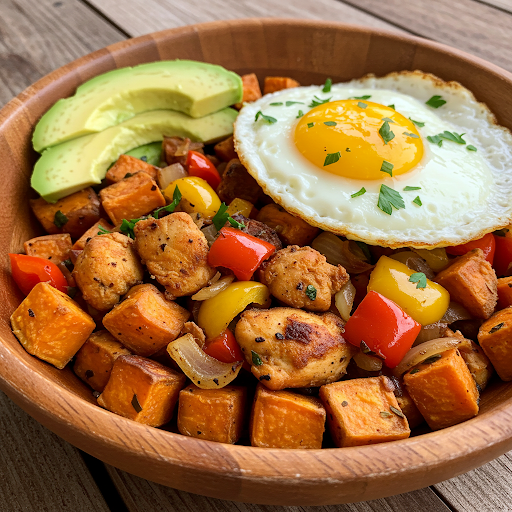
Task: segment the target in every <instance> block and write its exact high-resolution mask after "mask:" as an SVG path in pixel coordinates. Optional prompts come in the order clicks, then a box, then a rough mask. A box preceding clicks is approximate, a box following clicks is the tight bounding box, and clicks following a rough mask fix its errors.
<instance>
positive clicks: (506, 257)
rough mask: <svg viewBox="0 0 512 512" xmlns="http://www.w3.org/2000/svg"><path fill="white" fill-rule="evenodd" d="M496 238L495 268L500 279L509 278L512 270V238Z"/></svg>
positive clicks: (495, 236)
mask: <svg viewBox="0 0 512 512" xmlns="http://www.w3.org/2000/svg"><path fill="white" fill-rule="evenodd" d="M493 236H494V241H495V243H496V252H495V254H494V263H493V267H494V270H495V271H496V275H497V276H498V277H502V276H509V275H510V274H511V270H512V238H509V237H507V236H497V235H493Z"/></svg>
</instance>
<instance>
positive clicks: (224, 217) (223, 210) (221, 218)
mask: <svg viewBox="0 0 512 512" xmlns="http://www.w3.org/2000/svg"><path fill="white" fill-rule="evenodd" d="M227 210H228V205H227V204H226V203H222V204H221V205H220V207H219V210H218V211H217V213H216V214H215V216H214V217H213V219H212V222H213V225H214V226H215V227H216V228H217V231H220V229H221V228H222V227H223V226H224V224H226V222H229V223H230V224H231V225H232V226H233V227H234V228H237V229H242V228H245V225H244V224H242V223H241V222H237V221H236V220H235V219H233V217H231V215H229V213H228V212H227Z"/></svg>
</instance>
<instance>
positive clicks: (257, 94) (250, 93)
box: [235, 73, 261, 110]
mask: <svg viewBox="0 0 512 512" xmlns="http://www.w3.org/2000/svg"><path fill="white" fill-rule="evenodd" d="M242 86H243V93H242V101H241V102H240V103H236V104H235V108H237V109H239V110H240V109H241V108H242V107H243V105H244V103H251V102H253V101H256V100H257V99H259V98H261V89H260V83H259V82H258V77H257V76H256V75H255V74H254V73H250V74H248V75H242Z"/></svg>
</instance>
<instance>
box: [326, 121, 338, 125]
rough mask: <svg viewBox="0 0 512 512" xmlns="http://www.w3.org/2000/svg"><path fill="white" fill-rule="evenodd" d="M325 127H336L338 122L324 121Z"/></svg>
mask: <svg viewBox="0 0 512 512" xmlns="http://www.w3.org/2000/svg"><path fill="white" fill-rule="evenodd" d="M324 124H325V126H336V125H337V124H338V123H337V122H336V121H324Z"/></svg>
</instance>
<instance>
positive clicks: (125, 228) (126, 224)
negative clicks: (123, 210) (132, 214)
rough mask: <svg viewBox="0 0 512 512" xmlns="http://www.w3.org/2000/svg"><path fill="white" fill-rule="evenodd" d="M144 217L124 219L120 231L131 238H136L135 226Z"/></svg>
mask: <svg viewBox="0 0 512 512" xmlns="http://www.w3.org/2000/svg"><path fill="white" fill-rule="evenodd" d="M142 219H143V217H141V218H140V219H131V220H127V219H123V222H121V226H120V227H119V231H121V233H123V235H126V236H128V237H130V238H133V239H134V240H135V233H134V232H133V228H134V227H135V224H137V222H139V220H142Z"/></svg>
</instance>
